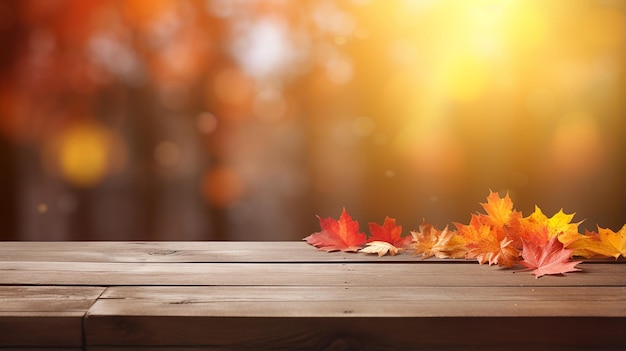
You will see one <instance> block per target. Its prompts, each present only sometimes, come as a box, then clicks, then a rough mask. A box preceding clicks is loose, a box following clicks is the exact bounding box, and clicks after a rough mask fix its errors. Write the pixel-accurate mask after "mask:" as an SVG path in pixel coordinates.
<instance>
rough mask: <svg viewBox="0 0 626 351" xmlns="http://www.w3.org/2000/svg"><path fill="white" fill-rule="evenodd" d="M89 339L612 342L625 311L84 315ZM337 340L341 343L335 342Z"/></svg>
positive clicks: (537, 345) (549, 345) (270, 343)
mask: <svg viewBox="0 0 626 351" xmlns="http://www.w3.org/2000/svg"><path fill="white" fill-rule="evenodd" d="M85 323H86V343H87V345H88V347H89V348H91V347H93V346H107V345H108V346H115V345H125V346H132V345H145V346H168V345H169V346H178V347H181V346H187V345H188V346H203V345H206V346H210V347H229V348H231V349H249V350H262V349H279V350H280V349H285V350H287V349H289V350H294V349H297V350H323V349H327V348H328V349H332V347H337V348H336V349H372V350H460V349H472V350H473V349H480V350H498V349H501V350H505V349H506V350H524V349H525V350H559V349H561V350H564V349H566V350H588V349H593V350H596V349H599V350H601V349H611V350H619V349H620V348H622V349H623V348H624V347H626V339H624V337H623V331H624V330H626V329H624V328H626V319H624V318H607V317H595V318H573V317H569V318H559V317H544V318H524V317H516V318H481V317H474V318H472V317H465V318H438V317H433V318H396V317H394V318H353V317H346V318H306V317H287V318H236V317H235V318H232V317H224V318H222V317H217V318H204V317H195V318H194V317H154V316H147V317H146V316H143V317H138V316H110V317H109V316H101V317H95V316H90V317H89V318H87V319H86V322H85ZM340 347H343V348H340Z"/></svg>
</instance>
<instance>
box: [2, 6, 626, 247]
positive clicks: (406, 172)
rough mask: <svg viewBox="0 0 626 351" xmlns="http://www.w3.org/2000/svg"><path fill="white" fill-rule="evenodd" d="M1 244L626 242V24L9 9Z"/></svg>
mask: <svg viewBox="0 0 626 351" xmlns="http://www.w3.org/2000/svg"><path fill="white" fill-rule="evenodd" d="M0 43H1V46H0V50H1V51H0V144H1V148H0V167H1V168H0V169H1V173H0V193H1V194H2V195H1V201H0V228H1V229H0V239H2V240H300V239H301V238H303V237H304V236H307V235H308V234H310V233H312V232H314V231H318V229H319V224H318V221H317V218H316V217H315V216H316V215H320V216H322V217H334V218H337V217H338V216H339V214H340V213H341V209H342V208H343V207H344V206H345V207H346V209H347V210H348V211H349V212H350V213H351V214H352V216H353V217H354V218H355V219H357V220H359V221H360V223H361V226H362V228H363V229H364V230H365V228H366V227H365V226H366V223H367V222H370V221H375V222H378V223H382V221H383V219H384V217H385V216H387V215H388V216H390V217H394V218H396V219H397V220H398V223H399V224H401V225H403V227H404V228H405V233H408V231H409V230H412V229H417V228H418V226H419V224H420V223H421V221H422V219H423V218H425V219H426V220H427V221H429V222H431V223H433V224H435V225H437V226H438V227H443V226H445V225H447V224H449V223H451V222H453V221H456V222H468V221H469V217H470V213H472V212H476V211H482V208H481V207H480V205H479V203H480V202H485V198H486V197H487V195H488V194H489V190H493V191H498V192H500V194H501V195H504V194H505V193H506V192H507V191H508V192H509V193H510V196H511V197H512V199H513V202H514V204H515V207H516V209H517V210H520V211H522V212H523V213H524V215H529V214H530V213H531V212H532V211H533V210H534V205H535V204H536V205H538V206H539V207H541V209H542V210H543V212H544V213H546V214H547V215H548V216H551V215H552V214H554V213H555V212H557V211H558V210H559V209H560V208H563V210H564V211H565V212H566V213H572V212H576V217H575V220H585V221H584V222H583V224H582V225H581V229H582V228H587V229H591V230H593V229H595V228H596V225H597V224H599V225H601V226H602V227H609V228H612V229H613V230H617V229H619V228H620V227H621V226H622V225H623V224H624V223H625V222H626V183H625V181H624V180H625V176H626V157H625V156H624V151H625V150H626V149H625V147H626V122H625V118H626V2H625V1H608V0H603V1H599V0H552V1H533V0H520V1H506V0H500V1H497V0H495V1H488V0H477V1H455V0H450V1H446V0H442V1H427V0H391V1H382V0H380V1H375V0H369V1H368V0H337V1H329V0H311V1H309V0H301V1H289V0H282V1H281V0H158V1H154V0H89V1H85V0H20V1H16V0H0Z"/></svg>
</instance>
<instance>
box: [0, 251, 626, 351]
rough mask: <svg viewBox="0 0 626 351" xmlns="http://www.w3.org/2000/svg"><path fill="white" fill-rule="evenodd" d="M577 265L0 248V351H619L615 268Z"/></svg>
mask: <svg viewBox="0 0 626 351" xmlns="http://www.w3.org/2000/svg"><path fill="white" fill-rule="evenodd" d="M579 267H580V268H582V270H583V271H582V272H574V273H568V274H566V275H563V276H544V277H541V278H539V279H535V277H534V276H533V275H531V274H530V273H528V272H515V269H513V270H511V269H508V270H507V269H500V268H497V267H493V266H492V267H490V266H486V265H482V266H481V265H479V264H477V263H476V262H475V261H466V260H439V259H428V260H422V259H421V258H419V257H415V256H413V255H411V254H408V253H403V254H401V255H397V256H393V257H392V256H385V257H380V258H379V257H377V256H374V255H366V254H353V253H340V252H335V253H325V252H321V251H317V250H316V249H315V248H313V247H312V246H309V245H307V244H306V243H305V242H0V349H3V350H5V349H15V350H25V349H28V350H37V349H41V350H44V349H45V350H49V349H50V348H52V347H55V348H56V349H55V350H99V351H105V350H118V351H121V350H134V349H137V348H138V347H140V346H142V347H148V348H144V349H143V350H148V349H150V350H153V349H154V350H170V351H174V350H176V351H180V350H187V349H191V350H200V349H206V350H227V349H232V348H237V349H253V350H257V349H285V350H295V349H308V350H320V349H336V350H342V349H344V350H359V349H368V350H379V349H380V350H384V349H389V350H401V349H406V350H415V349H424V350H451V349H454V350H458V349H464V348H467V349H473V348H475V349H480V350H499V349H502V348H506V349H507V350H527V349H533V350H541V349H545V350H555V349H559V350H561V349H562V350H570V349H579V350H587V349H593V350H624V349H626V261H625V260H617V261H615V260H589V261H585V262H583V263H581V264H580V265H579Z"/></svg>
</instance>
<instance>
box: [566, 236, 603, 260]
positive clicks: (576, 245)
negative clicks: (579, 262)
mask: <svg viewBox="0 0 626 351" xmlns="http://www.w3.org/2000/svg"><path fill="white" fill-rule="evenodd" d="M558 238H559V241H560V242H561V243H562V244H563V246H565V247H566V248H568V249H571V250H574V252H573V253H572V256H581V257H586V258H590V257H594V256H607V257H608V256H612V255H610V252H611V250H610V249H609V248H607V247H606V246H605V245H603V243H602V242H601V241H600V237H599V236H598V233H596V232H589V231H585V234H580V233H573V232H568V233H563V234H561V235H559V237H558Z"/></svg>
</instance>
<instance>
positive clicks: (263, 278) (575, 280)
mask: <svg viewBox="0 0 626 351" xmlns="http://www.w3.org/2000/svg"><path fill="white" fill-rule="evenodd" d="M581 268H583V271H584V272H575V273H570V274H567V279H565V278H563V277H560V276H545V277H542V278H540V279H535V277H534V276H532V275H531V274H529V273H528V272H523V273H513V271H512V270H502V269H498V268H496V267H489V266H481V265H478V264H471V265H468V264H461V265H459V264H446V263H437V264H428V265H424V264H412V263H389V264H380V263H359V264H328V263H312V264H307V263H301V264H287V263H275V264H263V263H259V264H254V263H81V264H76V263H72V262H0V284H5V285H20V284H42V285H53V284H54V285H92V286H110V285H283V286H294V285H295V286H297V285H346V286H349V285H363V286H377V285H380V284H385V285H387V286H476V285H478V286H520V285H522V286H550V285H579V286H625V285H626V265H622V264H597V263H587V264H584V265H581Z"/></svg>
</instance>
